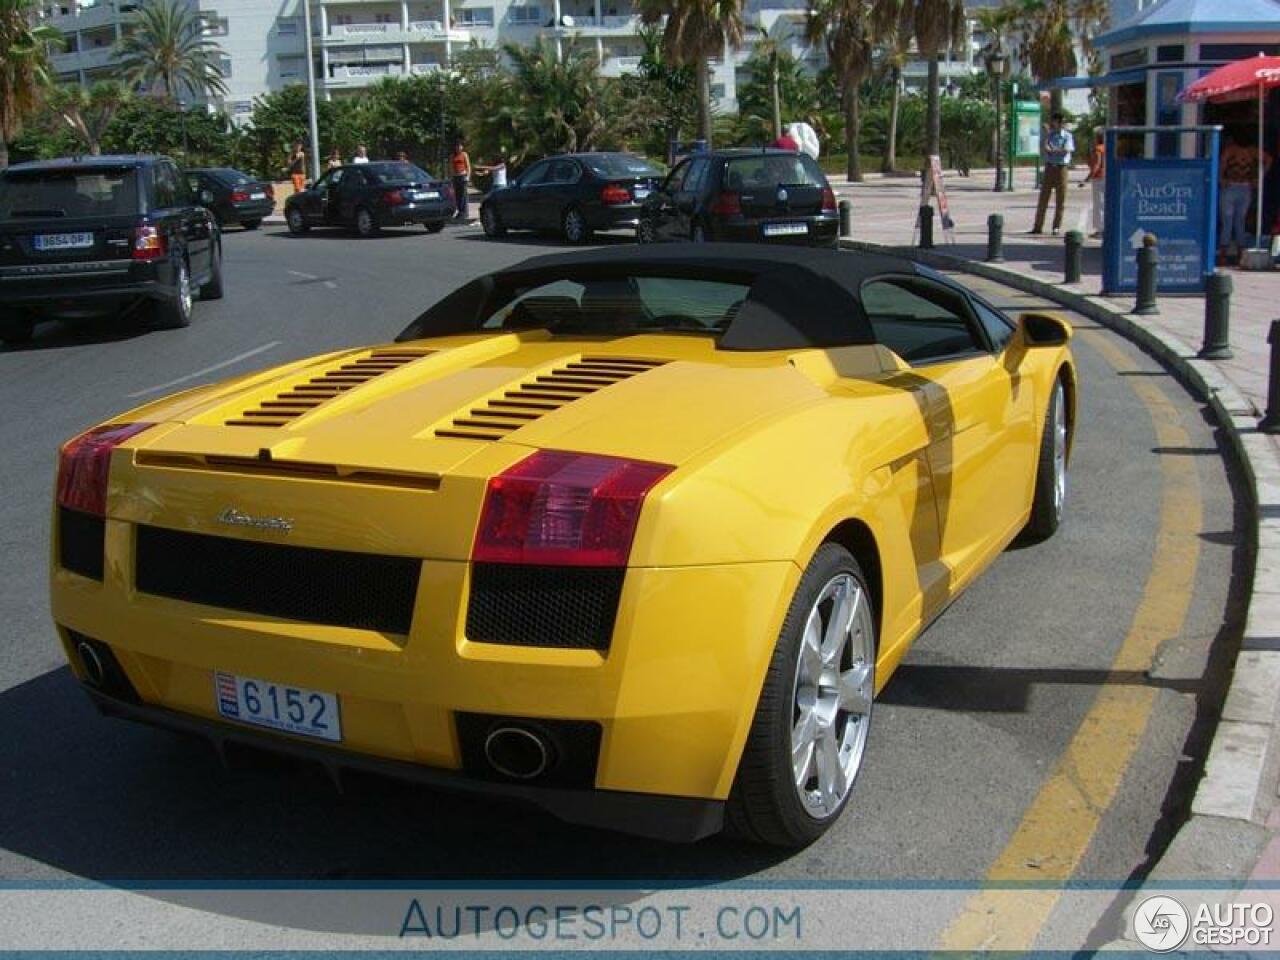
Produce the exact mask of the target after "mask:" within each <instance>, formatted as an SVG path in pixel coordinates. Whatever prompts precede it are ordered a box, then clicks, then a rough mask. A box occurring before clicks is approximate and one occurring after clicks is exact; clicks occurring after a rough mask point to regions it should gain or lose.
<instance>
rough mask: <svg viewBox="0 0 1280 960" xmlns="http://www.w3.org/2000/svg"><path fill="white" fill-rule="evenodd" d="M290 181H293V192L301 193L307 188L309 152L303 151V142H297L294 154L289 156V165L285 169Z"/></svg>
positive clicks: (294, 145)
mask: <svg viewBox="0 0 1280 960" xmlns="http://www.w3.org/2000/svg"><path fill="white" fill-rule="evenodd" d="M285 169H286V170H287V171H288V173H289V179H290V180H292V181H293V192H294V193H301V192H302V191H303V190H305V189H306V188H307V152H306V151H305V150H303V149H302V141H301V140H298V141H295V142H294V144H293V152H292V153H290V154H289V165H288V166H287V167H286V168H285Z"/></svg>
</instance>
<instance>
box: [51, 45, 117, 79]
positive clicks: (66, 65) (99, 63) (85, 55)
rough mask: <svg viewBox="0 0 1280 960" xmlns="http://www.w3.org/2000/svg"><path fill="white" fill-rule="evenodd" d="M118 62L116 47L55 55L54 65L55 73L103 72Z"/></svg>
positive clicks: (95, 48) (94, 48) (91, 48)
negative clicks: (104, 68)
mask: <svg viewBox="0 0 1280 960" xmlns="http://www.w3.org/2000/svg"><path fill="white" fill-rule="evenodd" d="M115 62H116V57H115V48H114V47H90V48H89V49H87V50H75V51H72V52H70V53H55V54H54V55H53V57H52V64H53V69H54V72H55V73H71V72H74V71H79V70H101V69H102V68H103V67H109V66H112V65H113V64H114V63H115Z"/></svg>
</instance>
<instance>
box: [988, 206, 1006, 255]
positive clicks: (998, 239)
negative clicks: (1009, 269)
mask: <svg viewBox="0 0 1280 960" xmlns="http://www.w3.org/2000/svg"><path fill="white" fill-rule="evenodd" d="M987 263H1004V217H1003V216H1001V215H1000V214H998V213H993V214H991V216H989V217H987Z"/></svg>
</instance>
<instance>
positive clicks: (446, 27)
mask: <svg viewBox="0 0 1280 960" xmlns="http://www.w3.org/2000/svg"><path fill="white" fill-rule="evenodd" d="M188 2H189V3H190V5H191V6H192V7H193V8H194V9H196V10H198V11H199V13H200V15H201V17H202V18H203V19H204V21H205V24H206V33H207V35H208V36H210V37H211V38H213V39H216V40H217V42H218V44H219V46H220V47H221V48H222V50H223V53H224V56H223V57H222V60H221V64H220V67H221V69H222V73H223V76H224V78H225V81H226V84H227V94H226V96H225V97H224V98H222V100H223V105H224V107H225V108H226V109H227V111H228V113H229V114H230V115H231V116H232V118H233V119H242V118H244V117H247V116H248V114H249V113H251V112H252V109H253V98H254V97H256V96H260V95H261V94H264V93H267V92H269V91H273V90H279V89H280V88H282V87H284V86H286V85H288V84H291V83H303V82H305V81H306V73H305V70H306V64H305V60H306V54H305V44H304V36H303V30H304V26H303V22H304V21H303V13H304V11H303V8H302V3H303V2H304V0H188ZM309 2H310V3H311V15H312V33H313V41H314V66H313V69H314V70H315V75H316V80H317V85H318V89H319V91H320V93H321V95H322V96H325V97H335V96H348V95H352V94H354V93H358V92H359V90H361V89H362V88H365V87H368V86H370V85H371V84H374V83H376V82H377V81H378V80H380V79H381V78H382V77H386V76H404V75H412V74H420V73H429V72H431V71H434V70H440V69H442V68H443V67H444V66H445V65H446V64H448V63H449V62H450V60H451V58H452V57H453V55H454V53H455V52H456V51H458V50H459V49H462V48H466V47H469V46H471V45H478V46H481V47H488V48H494V49H497V48H500V47H501V46H503V45H504V44H508V43H517V44H526V43H531V42H533V40H534V39H535V38H537V37H540V36H542V37H549V38H551V39H552V40H553V41H554V43H555V44H556V45H557V47H558V48H560V49H563V48H564V45H565V44H567V43H569V42H575V43H578V44H586V45H588V46H589V47H591V48H593V49H594V52H595V53H596V54H597V56H598V57H599V58H600V62H601V72H602V74H603V75H604V76H607V77H616V76H619V75H621V74H623V73H626V72H628V71H630V70H634V69H635V68H636V67H637V66H638V64H639V62H640V55H641V52H642V43H641V39H640V26H641V24H640V18H639V15H638V13H637V11H636V8H635V6H634V3H633V0H309ZM988 2H991V0H974V3H975V5H982V4H983V3H988ZM137 3H138V0H47V2H46V3H45V5H44V7H43V9H42V14H43V16H44V18H45V19H46V20H47V21H48V22H49V23H51V24H52V25H53V26H55V27H57V28H58V29H59V30H61V31H62V33H63V34H64V35H65V36H66V38H67V40H68V49H67V50H66V52H63V53H59V54H57V55H55V57H54V69H55V70H56V71H57V73H58V75H59V77H60V79H62V80H63V81H70V82H79V83H81V84H87V83H92V82H93V81H94V80H95V79H98V78H100V77H104V76H108V75H110V74H111V73H112V72H113V70H114V69H115V66H116V63H117V58H116V56H115V45H116V43H117V42H118V41H119V39H120V37H121V36H122V35H123V34H124V32H125V31H127V30H128V29H129V26H128V24H129V15H130V13H131V12H132V11H133V10H134V9H136V6H137ZM805 10H806V3H805V0H748V2H747V6H746V15H747V24H748V35H747V38H746V40H747V42H746V43H745V44H744V46H743V48H742V49H739V50H729V49H726V50H725V52H724V54H723V55H722V56H721V57H719V58H717V59H716V60H714V61H713V62H712V69H713V72H712V79H711V84H712V96H713V97H714V98H715V100H716V106H717V108H718V109H719V110H721V111H724V112H733V111H735V110H736V109H737V88H738V84H739V82H740V81H742V80H745V75H743V64H744V63H745V62H746V60H747V58H748V57H749V56H750V51H751V46H752V44H753V41H754V40H756V39H758V38H759V37H761V36H762V35H766V34H767V35H769V36H772V37H775V38H777V39H779V40H781V41H784V42H785V43H786V44H787V45H788V46H789V48H790V49H791V51H792V53H793V54H794V55H795V56H796V57H797V58H798V59H800V60H801V61H802V62H804V63H805V64H806V65H807V66H808V68H809V69H811V70H812V71H813V72H817V70H818V69H819V68H820V67H821V65H822V64H823V62H824V60H825V56H824V54H823V52H822V51H821V50H814V49H810V48H808V47H807V45H806V44H805V43H804V40H803V32H804V20H805ZM571 38H572V41H571ZM978 46H979V44H978V43H977V42H976V41H975V40H973V39H972V38H970V39H969V40H967V42H966V43H965V44H964V45H963V48H962V49H960V50H957V51H954V52H952V53H950V54H948V55H947V56H946V57H945V59H944V62H943V64H942V71H941V73H942V79H943V82H944V83H947V82H948V81H951V80H955V79H957V78H959V77H960V76H964V75H968V74H970V73H972V72H974V71H975V70H978V69H981V64H978V63H976V62H975V59H974V57H975V51H976V49H977V47H978ZM925 69H926V65H925V64H924V63H923V62H921V61H913V62H912V63H911V64H909V65H908V68H907V70H906V76H905V78H904V82H905V86H906V87H907V88H908V89H918V88H919V87H920V86H922V85H923V82H924V77H925Z"/></svg>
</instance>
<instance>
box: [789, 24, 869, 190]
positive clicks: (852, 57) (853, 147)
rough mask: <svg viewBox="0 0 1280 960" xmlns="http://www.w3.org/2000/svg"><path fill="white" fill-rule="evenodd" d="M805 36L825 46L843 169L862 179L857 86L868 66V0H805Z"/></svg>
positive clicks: (812, 41) (859, 95) (859, 85)
mask: <svg viewBox="0 0 1280 960" xmlns="http://www.w3.org/2000/svg"><path fill="white" fill-rule="evenodd" d="M805 39H806V40H808V41H809V43H811V44H814V45H817V44H819V43H821V44H823V45H824V46H825V47H826V51H827V59H828V60H829V61H830V62H831V69H832V70H833V71H834V72H835V75H836V80H837V82H838V83H839V85H840V100H841V103H842V104H843V106H844V117H845V119H844V146H845V153H846V155H847V160H846V172H847V173H848V176H849V180H850V181H851V182H858V181H861V180H862V161H861V158H860V157H859V155H858V154H859V145H860V139H861V137H860V135H861V132H862V131H861V120H862V117H861V109H860V107H861V89H860V88H861V87H862V81H863V80H864V79H865V78H866V75H867V72H868V71H869V70H870V69H871V51H872V47H873V44H872V29H871V7H870V5H869V3H868V0H809V17H808V19H807V20H806V21H805Z"/></svg>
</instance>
